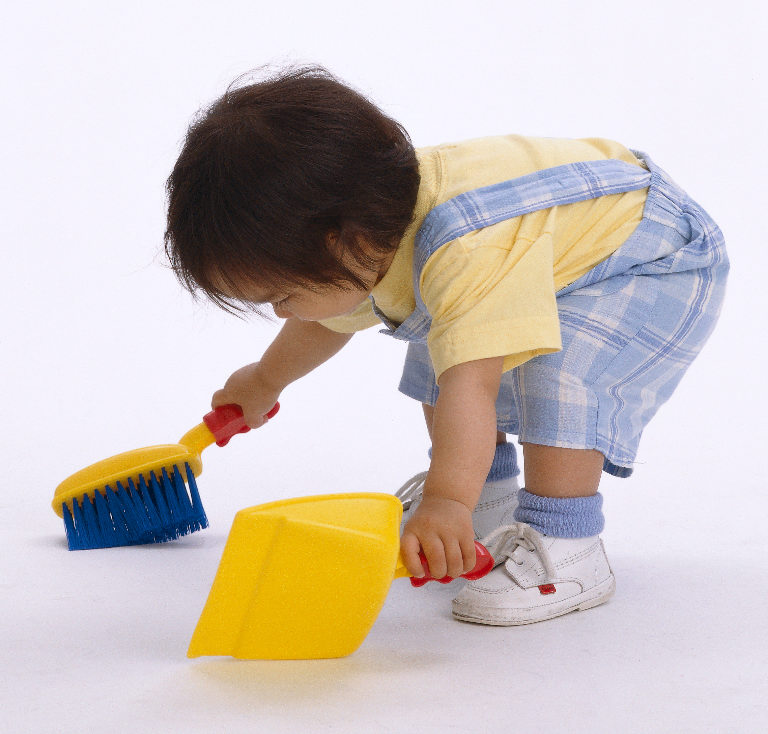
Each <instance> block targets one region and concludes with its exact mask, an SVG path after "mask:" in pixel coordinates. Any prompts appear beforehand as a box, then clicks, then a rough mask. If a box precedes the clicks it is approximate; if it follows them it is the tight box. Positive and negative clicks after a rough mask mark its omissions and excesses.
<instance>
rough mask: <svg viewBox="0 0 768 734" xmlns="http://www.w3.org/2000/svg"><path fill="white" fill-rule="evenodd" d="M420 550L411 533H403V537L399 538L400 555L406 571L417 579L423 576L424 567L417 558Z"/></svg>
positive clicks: (415, 538)
mask: <svg viewBox="0 0 768 734" xmlns="http://www.w3.org/2000/svg"><path fill="white" fill-rule="evenodd" d="M420 549H421V545H420V543H419V539H418V538H417V537H416V536H415V535H414V534H413V533H409V532H405V533H403V537H402V538H400V555H401V556H402V557H403V563H404V564H405V567H406V568H407V569H408V573H409V574H410V575H411V576H416V577H417V578H422V577H423V576H424V567H423V566H422V565H421V559H420V558H419V550H420Z"/></svg>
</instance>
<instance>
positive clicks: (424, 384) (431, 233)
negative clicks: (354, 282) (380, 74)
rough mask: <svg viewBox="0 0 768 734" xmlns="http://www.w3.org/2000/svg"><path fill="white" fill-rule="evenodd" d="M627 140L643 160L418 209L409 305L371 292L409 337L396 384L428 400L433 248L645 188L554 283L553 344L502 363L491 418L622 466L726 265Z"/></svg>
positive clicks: (710, 305)
mask: <svg viewBox="0 0 768 734" xmlns="http://www.w3.org/2000/svg"><path fill="white" fill-rule="evenodd" d="M632 152H633V154H634V155H635V156H636V157H637V158H638V160H639V161H640V162H641V163H642V164H643V166H644V168H641V167H639V166H635V165H632V164H630V163H625V162H623V161H618V160H599V161H590V162H584V163H573V164H568V165H564V166H557V167H555V168H549V169H545V170H542V171H537V172H535V173H532V174H530V175H527V176H522V177H520V178H516V179H511V180H509V181H504V182H502V183H498V184H494V185H492V186H486V187H483V188H479V189H475V190H473V191H468V192H466V193H463V194H460V195H459V196H456V197H455V198H453V199H451V200H449V201H446V202H444V203H443V204H440V205H439V206H437V207H435V209H433V210H432V211H431V212H430V213H429V214H428V215H427V217H426V219H425V220H424V223H423V224H422V226H421V228H420V230H419V232H418V233H417V235H416V242H415V252H414V262H413V284H414V295H415V298H416V308H415V310H414V311H413V313H412V314H411V315H410V316H409V317H408V318H407V319H406V320H405V321H404V322H403V323H402V324H399V325H398V324H393V323H391V322H389V321H388V319H387V318H386V316H385V315H384V314H383V313H382V312H381V311H380V310H379V309H378V308H377V307H376V304H375V302H374V303H373V309H374V312H375V313H376V315H377V316H378V317H379V318H380V319H381V320H382V321H383V322H384V324H385V325H386V327H387V328H386V329H384V330H383V333H386V334H389V335H390V336H393V337H395V338H397V339H403V340H406V341H408V342H409V345H408V351H407V356H406V361H405V367H404V370H403V376H402V379H401V382H400V390H401V392H403V393H404V394H406V395H408V396H410V397H412V398H414V399H416V400H419V401H421V402H423V403H428V404H430V405H434V403H435V401H436V400H437V395H438V392H439V389H438V386H437V385H436V384H435V379H434V371H433V369H432V363H431V360H430V358H429V352H428V350H427V347H426V336H427V333H428V332H429V328H430V323H431V318H430V316H429V313H428V311H427V307H426V306H425V304H424V301H423V300H422V297H421V294H420V292H419V280H420V276H421V271H422V269H423V268H424V265H425V263H426V262H427V260H428V258H429V257H430V255H432V254H433V253H434V252H435V251H436V250H437V249H439V248H440V247H442V246H443V245H445V244H447V243H448V242H451V241H453V240H455V239H457V238H458V237H461V236H462V235H464V234H466V233H468V232H471V231H473V230H475V229H480V228H482V227H487V226H490V225H493V224H496V223H498V222H500V221H503V220H505V219H511V218H513V217H518V216H521V215H523V214H527V213H530V212H533V211H538V210H540V209H548V208H550V207H553V206H561V205H565V204H571V203H574V202H578V201H584V200H586V199H592V198H596V197H599V196H606V195H608V194H617V193H622V192H625V191H632V190H636V189H642V188H646V187H648V198H647V201H646V204H645V208H644V210H643V218H642V220H641V222H640V224H639V225H638V226H637V228H636V229H635V231H634V232H633V233H632V234H631V235H630V236H629V238H628V239H627V240H626V242H625V243H624V244H623V245H622V246H621V247H620V248H619V249H618V250H617V251H616V252H615V253H614V254H613V255H611V256H610V257H609V258H607V259H606V260H604V261H603V262H601V263H600V264H599V265H597V266H596V267H594V268H593V269H592V270H590V271H589V272H587V273H586V274H585V275H584V276H582V277H581V278H579V279H578V280H576V281H575V282H573V283H571V284H570V285H568V286H566V287H565V288H563V289H561V290H560V291H558V292H557V294H556V296H557V306H558V314H559V319H560V330H561V337H562V344H563V348H562V350H561V351H559V352H556V353H554V354H545V355H541V356H538V357H534V358H533V359H531V360H529V361H528V362H526V363H524V364H522V365H520V366H519V367H516V368H514V369H512V370H509V371H508V372H505V373H504V374H503V375H502V380H501V387H500V390H499V396H498V400H497V403H496V414H497V425H498V428H499V430H501V431H504V432H506V433H513V434H517V435H518V437H519V441H520V442H521V443H526V442H527V443H537V444H544V445H549V446H562V447H565V448H580V449H597V450H598V451H600V452H601V453H602V454H603V455H604V456H605V462H604V470H605V471H606V472H608V473H610V474H613V475H615V476H619V477H627V476H629V475H630V474H631V473H632V468H631V465H632V463H633V462H634V460H635V456H636V453H637V447H638V443H639V440H640V436H641V434H642V431H643V428H644V427H645V425H646V424H647V423H648V421H649V420H650V419H651V417H652V416H653V415H654V414H655V412H656V411H657V410H658V408H659V406H661V405H662V404H663V403H664V402H665V401H666V400H667V399H668V398H669V396H670V395H671V394H672V392H673V390H674V389H675V387H676V386H677V384H678V383H679V381H680V379H681V378H682V375H683V373H684V372H685V370H686V369H687V368H688V366H689V365H690V364H691V362H692V361H693V359H694V357H695V356H696V355H697V354H698V352H699V351H700V350H701V348H702V346H703V345H704V343H705V341H706V340H707V338H708V337H709V335H710V334H711V332H712V329H713V328H714V325H715V322H716V321H717V317H718V315H719V312H720V308H721V304H722V300H723V296H724V291H725V281H726V278H727V272H728V259H727V256H726V253H725V244H724V240H723V235H722V232H721V231H720V229H719V228H718V226H717V225H716V224H715V223H714V222H713V221H712V219H711V218H710V217H709V215H708V214H707V213H706V212H705V211H704V210H703V209H702V208H701V207H700V206H699V205H698V204H696V203H695V202H694V201H693V200H692V199H691V198H690V197H689V196H688V194H687V193H685V191H683V190H682V189H681V188H680V187H679V186H678V185H677V184H676V183H675V182H674V181H672V179H671V178H670V177H669V176H668V175H667V174H666V173H665V172H664V171H662V170H661V169H660V168H659V167H658V166H656V165H655V164H654V163H653V161H651V159H650V158H649V157H648V156H647V155H646V154H644V153H641V152H639V151H632ZM639 276H642V277H639ZM371 300H373V298H372V299H371Z"/></svg>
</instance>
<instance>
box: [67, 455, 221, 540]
mask: <svg viewBox="0 0 768 734" xmlns="http://www.w3.org/2000/svg"><path fill="white" fill-rule="evenodd" d="M184 468H185V471H186V475H187V481H186V483H185V481H184V479H183V478H182V476H181V473H180V472H179V469H178V467H174V468H173V473H172V474H171V475H170V476H169V474H168V472H167V471H166V470H165V469H163V470H162V472H161V476H160V477H158V476H156V475H155V473H154V472H151V473H150V475H149V477H148V481H147V479H145V477H143V476H140V477H139V482H138V484H135V483H134V482H133V481H132V480H131V479H129V480H128V481H127V482H126V483H125V484H123V483H121V482H115V487H114V488H112V487H110V486H106V487H104V489H103V490H101V491H96V492H94V495H93V497H89V496H88V495H83V497H82V500H80V501H78V500H77V499H74V500H72V509H71V510H70V508H69V507H68V506H67V504H66V503H64V504H63V506H62V509H63V511H64V527H65V529H66V531H67V543H68V544H69V550H89V549H92V548H114V547H116V546H121V545H141V544H144V543H164V542H165V541H167V540H175V539H176V538H179V537H181V536H182V535H187V534H188V533H194V532H195V531H196V530H202V529H203V528H207V527H208V518H207V517H206V516H205V510H204V509H203V504H202V502H201V501H200V493H199V492H198V490H197V484H196V482H195V475H194V474H193V473H192V469H191V467H190V466H189V464H185V465H184Z"/></svg>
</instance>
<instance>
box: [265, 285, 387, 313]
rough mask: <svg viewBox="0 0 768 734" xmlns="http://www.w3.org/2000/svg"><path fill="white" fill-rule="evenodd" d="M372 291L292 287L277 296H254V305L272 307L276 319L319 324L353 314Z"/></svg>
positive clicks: (279, 291)
mask: <svg viewBox="0 0 768 734" xmlns="http://www.w3.org/2000/svg"><path fill="white" fill-rule="evenodd" d="M372 289H373V284H371V287H370V288H367V289H359V288H354V289H350V290H339V289H338V288H330V287H326V288H323V289H322V290H309V289H308V288H302V287H301V286H298V285H289V286H286V287H285V288H283V289H281V290H278V291H276V292H275V293H270V294H263V293H262V294H258V295H257V294H254V295H255V296H256V298H254V302H255V303H271V304H272V308H273V309H274V311H275V315H276V316H277V317H278V318H281V319H291V318H295V319H299V320H300V321H320V320H322V319H329V318H332V317H333V316H342V315H343V314H347V313H349V312H350V311H354V310H355V309H356V308H357V307H358V306H359V305H360V304H361V303H363V301H365V299H366V298H368V296H369V295H370V293H371V290H372ZM267 296H268V297H267Z"/></svg>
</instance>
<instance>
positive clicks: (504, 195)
mask: <svg viewBox="0 0 768 734" xmlns="http://www.w3.org/2000/svg"><path fill="white" fill-rule="evenodd" d="M650 180H651V174H650V172H649V171H648V170H646V169H645V168H641V167H640V166H636V165H633V164H631V163H625V162H624V161H619V160H613V159H609V160H599V161H585V162H581V163H568V164H565V165H562V166H555V167H554V168H546V169H544V170H541V171H536V172H534V173H530V174H528V175H526V176H520V177H519V178H513V179H510V180H508V181H502V182H501V183H497V184H492V185H491V186H484V187H482V188H478V189H473V190H472V191H467V192H465V193H463V194H459V195H458V196H455V197H454V198H453V199H449V200H448V201H446V202H443V203H442V204H440V205H439V206H436V207H435V208H434V209H433V210H432V211H431V212H430V213H429V214H428V215H427V217H426V219H425V220H424V222H423V223H422V225H421V227H420V228H419V231H418V232H417V233H416V243H415V244H416V246H415V251H414V258H413V286H414V293H415V296H416V304H417V308H418V309H420V310H422V311H424V312H425V313H426V306H425V305H424V302H423V300H422V298H421V293H420V292H419V281H420V279H421V271H422V270H423V269H424V265H425V264H426V262H427V260H428V259H429V256H430V255H432V253H434V252H435V251H436V250H437V249H439V248H440V247H442V246H443V245H445V244H447V243H448V242H452V241H453V240H455V239H457V238H459V237H461V236H463V235H465V234H467V233H468V232H472V231H473V230H476V229H482V228H483V227H488V226H490V225H492V224H497V223H498V222H501V221H504V220H505V219H513V218H514V217H519V216H522V215H523V214H530V213H531V212H535V211H539V210H541V209H549V208H551V207H553V206H561V205H564V204H574V203H576V202H578V201H586V200H587V199H596V198H597V197H599V196H607V195H609V194H621V193H624V192H626V191H635V190H637V189H644V188H646V187H647V186H648V185H649V183H650Z"/></svg>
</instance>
